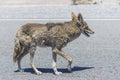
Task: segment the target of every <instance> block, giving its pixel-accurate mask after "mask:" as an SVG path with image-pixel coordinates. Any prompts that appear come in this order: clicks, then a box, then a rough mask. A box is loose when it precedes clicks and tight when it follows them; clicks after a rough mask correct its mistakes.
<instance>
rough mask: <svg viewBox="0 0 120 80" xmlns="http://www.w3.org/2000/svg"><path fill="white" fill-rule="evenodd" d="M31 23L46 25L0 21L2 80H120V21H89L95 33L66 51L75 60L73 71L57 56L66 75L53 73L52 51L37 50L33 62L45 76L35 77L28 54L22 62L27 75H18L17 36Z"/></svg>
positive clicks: (78, 41)
mask: <svg viewBox="0 0 120 80" xmlns="http://www.w3.org/2000/svg"><path fill="white" fill-rule="evenodd" d="M30 22H32V23H33V22H35V23H46V21H43V20H0V54H1V56H0V65H1V67H0V80H120V76H119V75H120V49H119V48H120V20H87V22H88V24H89V26H90V27H91V28H92V29H93V30H94V31H95V34H94V35H91V37H89V38H87V37H85V36H84V35H81V36H80V37H79V38H78V39H76V40H75V41H73V42H71V43H70V44H68V45H67V46H66V47H65V48H64V49H63V51H64V52H65V53H67V54H69V55H70V56H72V58H73V65H72V67H73V68H72V70H73V72H72V73H68V72H67V71H66V66H67V61H66V60H64V59H63V58H61V57H59V56H58V68H59V70H60V71H62V72H63V74H62V75H60V76H55V75H53V73H52V72H53V71H52V69H51V62H52V60H51V49H50V48H38V49H37V51H36V55H35V59H34V62H35V65H36V66H37V68H39V70H41V71H42V72H43V75H41V76H37V75H35V74H34V71H33V70H32V69H31V68H30V66H29V55H27V56H25V57H24V58H23V60H22V67H23V69H24V70H25V72H22V73H20V72H15V71H16V70H17V65H16V64H14V63H13V60H12V54H13V45H14V37H15V33H16V31H17V30H18V29H19V27H20V26H21V25H23V24H25V23H30ZM53 22H56V21H53ZM59 22H64V20H62V21H59Z"/></svg>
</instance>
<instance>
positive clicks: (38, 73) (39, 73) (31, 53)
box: [30, 46, 42, 75]
mask: <svg viewBox="0 0 120 80" xmlns="http://www.w3.org/2000/svg"><path fill="white" fill-rule="evenodd" d="M35 50H36V46H32V47H31V49H30V66H31V67H32V68H33V70H34V71H35V73H36V74H37V75H41V74H42V72H40V71H38V69H37V68H36V67H35V65H34V63H33V58H34V54H35Z"/></svg>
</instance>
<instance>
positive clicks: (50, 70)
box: [15, 66, 94, 74]
mask: <svg viewBox="0 0 120 80" xmlns="http://www.w3.org/2000/svg"><path fill="white" fill-rule="evenodd" d="M92 68H94V67H78V66H75V67H73V68H72V72H75V71H82V70H87V69H92ZM37 69H38V70H39V71H41V72H43V73H53V69H52V68H37ZM23 71H24V72H28V73H32V74H34V73H35V72H34V70H33V69H32V68H25V69H23ZM58 71H61V72H63V73H70V72H69V71H68V70H67V69H63V68H62V69H61V68H60V69H59V68H58ZM15 72H19V71H18V70H16V71H15Z"/></svg>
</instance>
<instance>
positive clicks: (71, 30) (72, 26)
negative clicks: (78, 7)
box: [66, 21, 81, 41]
mask: <svg viewBox="0 0 120 80" xmlns="http://www.w3.org/2000/svg"><path fill="white" fill-rule="evenodd" d="M66 32H67V34H68V37H69V40H70V41H72V40H74V39H76V38H78V37H79V36H80V34H81V30H80V29H79V28H78V27H77V25H76V23H75V22H73V21H71V22H70V23H69V26H67V27H66Z"/></svg>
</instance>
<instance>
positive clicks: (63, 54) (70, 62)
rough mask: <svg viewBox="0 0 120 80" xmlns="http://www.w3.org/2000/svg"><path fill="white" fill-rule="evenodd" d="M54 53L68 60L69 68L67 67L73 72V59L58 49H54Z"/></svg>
mask: <svg viewBox="0 0 120 80" xmlns="http://www.w3.org/2000/svg"><path fill="white" fill-rule="evenodd" d="M54 52H55V53H56V54H59V55H60V56H62V57H63V58H65V59H67V60H68V66H67V67H68V71H70V72H71V64H72V58H71V57H70V56H68V55H67V54H65V53H63V52H62V51H61V50H59V49H57V48H55V49H54Z"/></svg>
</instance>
